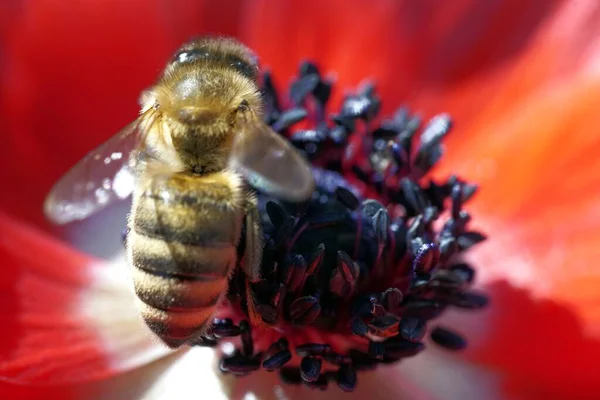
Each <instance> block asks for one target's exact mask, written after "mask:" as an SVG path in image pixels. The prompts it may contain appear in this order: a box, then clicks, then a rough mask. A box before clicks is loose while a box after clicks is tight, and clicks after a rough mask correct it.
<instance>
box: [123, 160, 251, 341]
mask: <svg viewBox="0 0 600 400" xmlns="http://www.w3.org/2000/svg"><path fill="white" fill-rule="evenodd" d="M143 178H144V177H143V176H142V179H141V183H140V185H139V188H138V191H137V192H136V194H135V198H134V202H133V207H132V213H131V217H130V221H129V226H130V233H129V237H128V247H129V248H128V254H129V257H130V263H131V265H132V273H133V281H134V287H135V292H136V294H137V296H138V297H139V298H140V300H141V301H142V302H143V306H142V316H143V318H144V320H145V321H146V323H147V324H148V326H149V327H150V328H151V329H152V331H154V332H155V333H156V334H157V335H158V336H159V337H161V339H163V341H165V343H167V344H168V345H170V346H173V347H176V346H178V345H181V344H183V343H185V342H187V341H189V340H190V339H193V338H194V337H196V336H197V335H198V334H199V333H201V332H202V331H203V330H204V328H205V327H206V326H207V324H208V323H210V320H211V317H212V315H213V314H214V311H215V308H216V306H217V305H218V303H219V301H220V299H221V297H222V295H223V294H224V293H225V292H226V290H227V283H228V278H229V274H230V272H231V270H232V269H233V268H234V267H235V264H236V260H237V255H236V246H237V243H238V240H239V234H240V227H241V219H242V216H243V212H242V210H241V199H242V193H241V189H240V184H239V179H238V178H237V176H236V175H234V174H232V173H228V172H219V173H215V174H211V175H208V176H202V177H198V176H193V175H187V174H176V175H173V176H171V177H169V178H165V179H163V180H157V179H152V178H151V177H148V178H146V179H143Z"/></svg>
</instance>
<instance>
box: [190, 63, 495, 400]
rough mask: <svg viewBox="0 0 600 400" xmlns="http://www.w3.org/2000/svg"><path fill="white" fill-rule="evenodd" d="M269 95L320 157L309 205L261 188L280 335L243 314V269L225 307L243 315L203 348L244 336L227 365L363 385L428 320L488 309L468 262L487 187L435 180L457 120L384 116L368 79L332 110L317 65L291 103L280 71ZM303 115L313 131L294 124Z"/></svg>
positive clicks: (303, 73)
mask: <svg viewBox="0 0 600 400" xmlns="http://www.w3.org/2000/svg"><path fill="white" fill-rule="evenodd" d="M263 93H264V101H265V107H266V112H265V118H266V122H267V123H268V124H270V125H271V126H272V127H273V129H275V130H276V131H278V132H280V133H281V134H282V135H284V136H286V137H288V138H289V140H290V141H291V142H292V143H293V144H294V145H295V146H296V147H297V148H299V149H300V150H302V151H303V152H304V153H305V154H306V156H307V157H308V158H309V159H310V160H311V161H312V163H313V165H314V176H315V180H316V182H317V190H316V191H315V193H314V194H313V196H312V198H311V199H310V200H308V201H306V202H304V203H302V204H291V203H285V202H281V201H277V200H275V199H272V198H269V197H267V196H264V195H260V194H259V208H260V213H261V216H262V223H263V229H264V233H265V246H264V253H263V260H262V280H261V281H260V282H258V283H255V284H252V285H251V286H250V288H249V290H251V291H252V293H253V295H254V296H255V298H256V299H257V301H258V307H257V311H258V313H259V314H260V316H261V317H262V319H263V320H264V322H265V323H267V324H270V325H274V326H275V328H276V329H265V328H261V327H253V326H250V324H249V323H248V322H247V321H246V320H245V319H244V317H243V316H244V315H245V316H246V318H247V315H248V310H247V305H246V301H245V298H246V290H248V289H247V287H246V284H245V282H244V279H243V276H242V275H241V273H240V274H237V275H235V276H233V277H232V281H231V285H230V292H229V297H228V299H229V302H228V303H229V304H228V306H230V307H228V309H227V310H224V311H223V315H224V316H230V317H231V318H224V319H217V320H215V322H214V326H213V328H212V331H211V332H210V333H209V334H207V335H206V336H205V337H204V338H203V342H202V343H200V344H201V345H211V346H213V345H216V344H217V343H218V342H219V341H220V340H221V339H226V338H231V337H235V336H240V338H241V340H240V344H239V347H238V349H237V350H236V351H235V352H234V353H233V354H229V355H225V356H223V358H222V362H221V369H222V370H223V371H224V372H229V373H234V374H238V375H245V374H248V373H250V372H252V371H255V370H258V369H260V368H264V369H266V370H268V371H274V370H279V372H280V375H281V377H282V379H283V380H284V381H285V382H288V383H304V384H306V385H308V386H312V387H318V388H322V389H323V388H325V387H327V384H328V382H329V381H331V380H333V381H336V382H337V384H338V385H339V386H340V387H341V388H342V389H343V390H346V391H351V390H353V389H354V387H355V386H356V382H357V376H356V374H357V371H359V370H362V369H370V368H374V367H376V366H377V365H379V364H390V363H394V362H397V361H399V360H400V359H402V358H404V357H409V356H412V355H415V354H417V353H418V352H420V351H421V350H422V349H423V348H424V344H423V343H422V341H423V339H424V337H425V335H426V332H427V330H428V326H427V325H428V322H429V321H431V320H432V319H434V318H436V317H438V316H439V315H440V314H441V313H442V312H443V311H444V310H446V309H447V308H448V307H449V306H455V307H460V308H466V309H477V308H481V307H483V306H484V305H485V304H486V303H487V299H486V297H485V296H484V295H482V294H479V293H476V292H473V291H470V290H469V286H470V285H471V283H472V282H473V278H474V274H475V273H474V270H473V268H472V267H471V266H469V265H468V264H466V263H464V262H462V261H461V253H462V252H464V251H465V250H467V249H468V248H470V247H471V246H473V245H474V244H476V243H478V242H481V241H482V240H484V239H485V237H484V236H483V235H482V234H480V233H478V232H475V231H469V230H468V229H467V225H468V222H469V221H470V219H471V216H470V215H469V214H468V213H467V212H466V211H464V210H463V209H462V207H463V204H464V203H465V202H466V201H467V200H469V198H471V197H472V196H473V194H474V193H475V191H476V189H477V187H476V186H475V185H472V184H469V183H466V182H464V181H462V180H461V179H459V178H457V177H455V176H451V177H450V178H449V179H447V180H446V181H442V182H435V181H433V180H431V179H429V180H428V179H425V175H426V174H427V173H428V172H429V170H430V169H431V168H432V167H433V166H434V165H435V164H436V163H437V162H438V161H439V160H440V158H441V156H442V154H443V148H442V144H441V141H442V139H443V138H444V136H445V135H446V134H447V133H448V132H449V131H450V129H451V121H450V118H449V116H448V115H445V114H441V115H438V116H436V117H434V118H432V119H431V120H430V121H429V122H428V123H426V124H425V126H424V127H422V126H421V125H422V124H421V121H420V118H419V117H418V116H415V115H412V114H411V113H410V112H409V110H408V109H407V108H404V107H402V108H400V109H399V110H398V111H397V112H396V113H395V115H394V116H393V118H391V119H383V120H382V121H381V122H379V119H378V112H379V109H380V106H381V102H380V99H379V98H378V97H377V95H376V93H375V90H374V88H373V87H372V86H365V87H364V88H363V89H362V90H360V91H359V92H358V93H357V94H355V95H351V96H348V97H346V98H345V100H344V102H343V104H342V106H341V109H340V110H339V112H338V113H336V114H334V115H332V116H331V117H329V118H327V114H326V106H327V103H328V100H329V96H330V93H331V83H330V82H328V81H327V80H325V79H323V78H322V77H321V75H320V73H319V71H318V69H317V67H316V66H315V65H314V64H312V63H304V64H302V65H301V67H300V74H299V77H298V78H297V79H296V80H295V81H294V82H293V83H292V84H291V86H290V89H289V99H290V104H289V105H288V106H287V107H283V106H281V103H282V98H281V97H280V96H279V94H278V93H277V91H276V89H275V87H274V85H273V83H272V80H271V76H270V75H269V74H268V73H265V74H264V76H263ZM303 120H304V124H305V125H307V126H310V128H308V129H292V126H293V125H294V124H296V123H298V122H300V121H303ZM417 133H419V134H418V135H417ZM441 218H443V219H444V220H445V222H444V223H443V224H439V223H436V222H439V220H440V219H441ZM439 226H441V228H439ZM242 251H243V249H240V254H241V252H242ZM235 310H238V312H237V313H236V312H235ZM240 316H242V318H240ZM234 319H238V320H241V322H239V324H238V325H236V324H235V323H234ZM315 337H317V338H320V339H319V341H315V340H314V338H315ZM431 339H432V341H433V342H435V343H437V344H439V345H441V346H443V347H446V348H448V349H453V350H457V349H461V348H463V347H464V346H465V345H466V342H465V340H464V339H463V338H462V337H460V335H458V334H456V333H454V332H451V331H449V330H447V329H445V328H441V327H436V328H435V329H433V330H432V332H431ZM295 358H296V361H295V360H294V359H295Z"/></svg>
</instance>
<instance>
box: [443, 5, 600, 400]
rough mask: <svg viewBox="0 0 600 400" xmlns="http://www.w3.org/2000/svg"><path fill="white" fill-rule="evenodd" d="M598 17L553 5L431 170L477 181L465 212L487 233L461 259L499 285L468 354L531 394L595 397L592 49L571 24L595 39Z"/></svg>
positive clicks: (599, 99) (599, 52)
mask: <svg viewBox="0 0 600 400" xmlns="http://www.w3.org/2000/svg"><path fill="white" fill-rule="evenodd" d="M565 4H567V3H565ZM586 6H588V7H587V8H586ZM598 16H600V5H599V4H598V3H597V2H588V3H584V2H579V3H573V4H570V6H566V5H565V10H563V13H562V14H557V15H556V19H555V20H554V21H551V22H549V23H548V24H546V26H545V28H544V29H543V31H542V33H543V34H542V33H541V34H540V37H539V38H538V39H537V40H536V41H535V45H532V47H531V49H530V50H529V51H528V55H527V56H526V57H525V58H524V59H523V60H521V61H520V62H517V63H515V64H514V65H513V66H511V68H510V69H508V70H507V72H506V74H507V76H509V79H506V80H504V81H498V82H497V84H498V85H504V86H503V87H501V88H500V86H498V91H497V92H495V93H494V95H495V97H494V98H493V100H492V102H493V106H492V107H491V108H488V109H486V108H485V107H484V108H482V109H481V110H480V112H479V113H478V118H477V119H475V120H473V121H472V122H471V124H468V125H467V126H466V127H464V126H463V127H461V126H459V127H458V129H457V130H458V131H459V132H458V133H459V134H458V135H455V137H454V139H453V140H451V143H450V146H449V151H448V159H447V163H445V164H444V168H443V171H442V172H443V173H444V174H445V173H449V172H450V171H452V172H458V173H459V175H461V176H463V177H465V178H467V179H470V180H472V181H474V182H478V183H480V184H481V186H482V187H481V190H480V193H479V195H478V196H477V197H476V199H475V200H474V201H473V203H472V204H471V205H470V206H469V209H470V210H471V211H472V212H473V214H474V215H475V221H478V220H479V221H480V226H481V227H482V228H483V229H484V230H485V231H486V232H487V233H489V234H490V240H489V243H487V244H484V245H482V246H481V248H479V249H475V250H474V251H473V253H472V257H473V258H474V260H475V263H476V264H478V265H479V266H480V267H481V270H480V276H481V277H482V281H483V282H484V283H489V282H491V281H504V282H498V283H494V284H493V285H492V286H491V287H490V290H491V293H492V305H491V308H490V309H489V310H488V311H487V314H486V316H487V320H486V321H487V322H486V323H487V326H486V328H485V329H484V331H485V333H483V334H481V335H478V336H477V337H478V342H479V346H480V347H477V348H476V351H475V352H474V353H473V357H474V358H475V359H477V360H481V361H484V362H485V363H487V364H490V365H493V366H495V367H499V368H502V369H503V370H504V371H505V373H506V376H507V384H508V385H509V386H510V388H511V390H513V391H521V393H523V391H526V392H527V393H530V394H531V395H532V396H534V397H535V396H542V395H552V396H558V397H559V398H560V397H563V398H566V397H576V396H577V395H580V394H581V395H583V394H585V395H589V396H591V397H594V396H593V394H595V395H596V397H598V396H600V385H599V384H598V383H597V379H596V375H597V373H596V370H595V367H594V366H595V365H596V364H597V360H598V357H599V356H600V295H599V294H598V291H597V288H598V287H600V268H599V267H598V266H597V260H598V259H599V258H600V250H599V248H598V246H597V244H598V241H599V239H600V238H599V236H598V235H599V234H600V213H599V212H598V204H600V190H598V187H597V183H598V182H599V181H600V159H599V158H598V157H597V153H598V150H599V149H600V139H599V137H598V135H594V134H590V130H593V129H594V127H597V126H600V116H599V114H598V104H600V74H599V73H598V65H599V62H600V47H599V46H598V45H597V43H598V42H597V40H596V41H595V42H594V41H593V40H590V39H592V38H591V37H590V36H589V30H588V29H586V28H582V27H589V28H590V29H592V30H593V29H595V30H596V37H597V36H598V35H599V34H600V30H599V29H598V25H597V24H595V25H594V24H590V22H591V21H593V20H594V19H596V20H597V19H598ZM563 41H564V42H563ZM561 44H562V47H561ZM573 60H576V61H575V62H573ZM481 88H485V82H484V83H483V84H482V87H480V88H479V89H476V88H475V87H473V88H468V89H467V92H468V91H469V90H472V91H475V90H481ZM467 97H468V96H467ZM461 128H462V133H460V131H461ZM518 288H519V289H518ZM516 354H518V355H519V356H518V357H515V356H514V355H516Z"/></svg>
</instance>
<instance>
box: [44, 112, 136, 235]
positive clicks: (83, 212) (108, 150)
mask: <svg viewBox="0 0 600 400" xmlns="http://www.w3.org/2000/svg"><path fill="white" fill-rule="evenodd" d="M140 125H142V124H141V123H140V120H139V119H138V120H136V121H134V122H133V123H131V124H129V125H128V126H126V127H125V128H124V129H123V130H121V131H120V132H119V133H117V134H116V135H115V136H113V137H112V138H110V139H109V140H108V141H106V142H105V143H103V144H102V145H100V146H99V147H98V148H96V149H95V150H93V151H92V152H90V153H89V154H88V155H86V156H85V158H83V159H82V160H81V161H79V162H78V163H77V164H76V165H75V166H74V167H72V168H71V169H70V170H69V171H68V172H67V173H66V174H65V175H63V176H62V177H61V178H60V179H59V180H58V182H56V184H55V185H54V186H53V187H52V189H51V190H50V193H49V194H48V196H47V197H46V201H45V203H44V212H45V214H46V216H47V217H48V219H50V220H51V221H52V222H54V223H56V224H66V223H69V222H72V221H76V220H81V219H85V218H87V217H89V216H90V215H92V214H94V213H96V212H98V211H100V210H101V209H103V208H104V207H106V206H108V205H109V204H111V203H113V202H115V201H118V200H122V199H125V198H126V197H127V196H129V195H130V194H131V192H132V191H133V186H134V175H133V165H132V163H134V162H135V158H136V153H137V152H136V147H137V146H138V143H139V140H140V135H141V133H140Z"/></svg>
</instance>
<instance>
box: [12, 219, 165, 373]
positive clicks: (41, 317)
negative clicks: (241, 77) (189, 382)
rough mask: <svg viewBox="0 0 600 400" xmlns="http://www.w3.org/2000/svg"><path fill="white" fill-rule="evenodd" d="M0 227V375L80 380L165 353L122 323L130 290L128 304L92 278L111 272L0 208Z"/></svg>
mask: <svg viewBox="0 0 600 400" xmlns="http://www.w3.org/2000/svg"><path fill="white" fill-rule="evenodd" d="M0 231H1V232H2V237H1V238H0V260H2V266H3V268H2V274H1V275H0V301H1V302H2V304H3V305H4V312H2V313H1V314H0V326H2V329H1V330H0V360H1V361H0V377H3V378H9V379H13V380H15V381H19V382H35V383H47V382H54V383H55V382H66V381H84V380H90V379H97V378H102V377H106V376H110V375H113V374H116V373H118V372H120V371H123V370H126V369H130V368H133V367H135V366H137V365H139V364H144V363H146V362H148V361H150V360H152V359H154V358H156V357H158V356H161V355H164V354H165V353H166V351H164V349H163V348H162V347H161V346H158V345H156V346H155V345H154V342H153V341H152V340H151V338H150V336H149V334H148V333H147V331H146V330H144V329H138V330H137V331H136V330H135V329H134V330H132V329H130V328H131V327H132V325H131V318H130V316H131V314H130V313H129V312H128V308H131V304H133V302H132V299H133V297H132V293H130V292H129V291H127V290H125V295H126V297H125V300H128V301H129V303H128V302H126V301H122V302H120V303H118V302H119V300H120V299H121V298H123V297H122V296H123V294H122V292H120V291H119V290H116V289H115V286H114V285H112V286H111V285H109V284H106V283H105V282H102V281H101V279H100V278H101V274H103V273H104V274H106V273H110V274H111V275H113V276H114V273H115V271H112V270H109V269H108V267H107V266H102V265H101V264H100V263H99V262H98V261H94V260H92V259H90V258H87V257H85V256H83V255H80V254H78V253H76V252H74V251H72V250H70V249H69V248H67V247H64V246H62V245H60V244H58V243H56V242H54V241H52V240H50V239H47V238H45V237H43V236H41V235H40V234H38V233H36V232H35V231H34V230H33V229H31V228H28V227H26V226H24V225H21V224H20V223H18V222H16V221H14V220H13V219H11V218H10V217H8V216H7V215H5V214H2V213H0ZM92 302H93V303H92ZM115 302H117V303H116V304H115ZM110 306H113V307H112V308H111V307H110ZM115 309H116V310H115ZM115 311H116V312H115ZM103 314H106V315H103ZM115 314H116V315H115ZM135 316H136V314H133V323H134V324H135V323H136V322H137V320H136V318H135ZM107 318H109V319H110V318H112V321H109V320H107ZM128 318H129V319H128ZM110 322H112V325H110V326H109V323H110ZM137 326H139V324H138V325H133V327H134V328H135V327H137ZM111 329H112V331H111ZM107 332H108V333H112V335H107ZM144 335H146V336H144ZM136 336H137V337H136ZM107 338H113V339H114V341H113V342H110V341H107ZM119 338H120V339H119ZM140 338H141V339H140Z"/></svg>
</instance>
